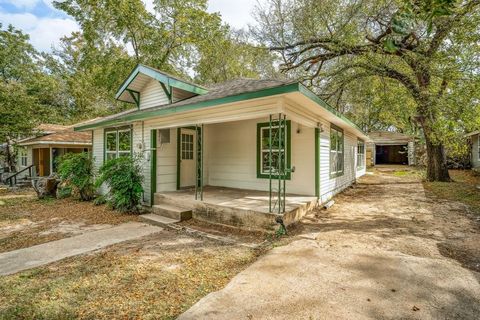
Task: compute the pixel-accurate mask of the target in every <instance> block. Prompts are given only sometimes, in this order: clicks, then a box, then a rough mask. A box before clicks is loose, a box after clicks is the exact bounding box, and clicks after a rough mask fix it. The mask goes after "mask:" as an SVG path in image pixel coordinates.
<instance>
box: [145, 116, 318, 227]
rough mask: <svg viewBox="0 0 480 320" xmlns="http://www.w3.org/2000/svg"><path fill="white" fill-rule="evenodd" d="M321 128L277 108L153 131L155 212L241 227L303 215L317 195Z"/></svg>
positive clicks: (267, 224) (152, 178)
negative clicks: (317, 156)
mask: <svg viewBox="0 0 480 320" xmlns="http://www.w3.org/2000/svg"><path fill="white" fill-rule="evenodd" d="M316 125H317V123H314V126H312V123H311V122H309V123H302V122H301V121H298V119H296V118H294V117H289V116H287V115H286V114H284V113H277V114H270V115H265V116H260V117H259V116H256V117H252V116H251V117H250V118H249V119H242V120H234V119H229V120H228V121H219V122H216V121H215V122H214V121H212V123H202V124H194V125H185V126H181V127H173V128H157V129H153V130H152V136H153V137H154V139H153V140H152V150H155V152H154V156H153V157H152V159H151V162H152V163H151V165H152V168H154V170H153V172H152V175H151V184H152V186H154V187H153V188H152V200H153V201H152V205H153V210H154V211H156V212H157V213H159V214H161V213H164V214H163V215H166V216H170V217H172V218H176V219H177V220H182V219H184V218H185V217H190V216H193V217H194V218H195V219H198V220H203V221H207V222H212V223H218V224H224V225H231V226H236V227H241V228H244V229H263V230H264V229H272V227H274V226H275V225H276V224H277V223H278V222H280V220H279V219H278V218H281V220H282V221H283V223H285V224H286V225H288V224H291V223H293V222H295V221H297V220H299V219H300V218H301V217H302V216H304V215H305V214H306V213H307V212H308V211H309V210H311V209H313V208H314V207H315V206H316V204H317V199H318V197H317V193H318V189H317V188H318V181H317V179H316V176H317V175H318V166H316V164H315V161H316V157H315V154H316V152H317V151H318V150H317V148H316V147H315V143H316V135H317V134H318V133H319V130H318V128H316V127H315V126H316ZM172 206H173V208H172ZM175 207H177V208H179V210H176V209H175ZM188 212H191V213H190V214H189V213H188Z"/></svg>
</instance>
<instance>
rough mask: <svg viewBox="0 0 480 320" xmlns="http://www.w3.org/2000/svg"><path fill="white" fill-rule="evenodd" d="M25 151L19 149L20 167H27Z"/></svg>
mask: <svg viewBox="0 0 480 320" xmlns="http://www.w3.org/2000/svg"><path fill="white" fill-rule="evenodd" d="M27 159H28V158H27V149H25V148H21V149H20V165H21V166H22V167H26V166H27Z"/></svg>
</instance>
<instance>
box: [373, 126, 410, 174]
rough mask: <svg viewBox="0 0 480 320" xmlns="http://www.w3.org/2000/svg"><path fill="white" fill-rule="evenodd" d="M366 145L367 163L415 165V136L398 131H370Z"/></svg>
mask: <svg viewBox="0 0 480 320" xmlns="http://www.w3.org/2000/svg"><path fill="white" fill-rule="evenodd" d="M369 137H370V139H371V140H372V142H371V143H368V145H367V165H369V166H374V165H379V164H400V165H415V164H416V159H415V138H414V137H412V136H410V135H407V134H404V133H400V132H391V131H372V132H370V133H369Z"/></svg>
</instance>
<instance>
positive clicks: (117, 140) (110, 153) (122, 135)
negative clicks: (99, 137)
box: [105, 128, 132, 160]
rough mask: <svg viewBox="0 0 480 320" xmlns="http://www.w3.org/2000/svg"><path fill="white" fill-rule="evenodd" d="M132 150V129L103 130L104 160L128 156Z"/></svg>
mask: <svg viewBox="0 0 480 320" xmlns="http://www.w3.org/2000/svg"><path fill="white" fill-rule="evenodd" d="M131 152H132V130H131V129H130V128H121V129H107V130H106V131H105V160H111V159H115V158H117V157H128V156H130V155H131Z"/></svg>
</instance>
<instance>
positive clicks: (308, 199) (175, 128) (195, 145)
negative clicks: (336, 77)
mask: <svg viewBox="0 0 480 320" xmlns="http://www.w3.org/2000/svg"><path fill="white" fill-rule="evenodd" d="M116 98H117V99H118V100H120V101H124V102H129V103H133V104H135V105H136V108H135V109H132V110H128V111H125V112H122V113H119V114H116V115H112V116H108V117H105V118H102V119H96V120H93V121H90V122H86V123H83V124H82V125H79V126H76V127H75V130H76V131H85V132H87V131H88V132H89V131H93V157H94V159H95V166H96V167H97V168H98V167H100V166H101V165H102V164H103V163H104V161H105V160H108V159H113V158H116V157H121V156H130V155H131V154H141V155H143V173H144V191H145V192H144V197H143V201H144V204H145V205H149V206H150V205H154V208H153V209H154V211H155V212H157V213H160V214H162V215H164V216H169V217H178V218H182V219H183V218H184V216H183V215H182V214H183V211H182V208H181V207H183V208H185V207H186V208H185V209H187V210H192V209H193V215H194V216H195V217H196V218H199V219H203V220H207V221H213V222H217V223H222V224H229V225H236V226H241V227H246V228H257V227H262V228H263V227H265V226H268V225H269V224H272V223H275V222H274V221H275V219H274V218H275V217H278V214H281V215H282V217H283V220H284V222H285V223H286V224H288V223H291V222H293V221H295V220H298V219H299V218H300V217H301V216H302V215H303V214H305V212H306V211H308V210H310V209H311V208H312V207H313V206H315V205H317V203H318V202H320V203H322V202H325V201H327V200H329V199H330V198H331V197H332V196H333V195H335V194H336V193H338V192H340V191H341V190H343V189H345V188H346V187H348V186H349V185H351V184H352V183H354V182H355V180H356V178H357V177H360V176H362V175H363V174H365V167H366V165H365V143H366V142H368V141H369V138H368V136H367V135H366V134H365V133H363V132H362V131H361V130H360V129H359V128H358V127H357V126H355V125H354V124H353V123H352V122H350V121H349V120H348V119H347V118H345V117H344V116H343V115H341V114H339V113H338V112H336V111H335V110H334V109H333V108H332V107H330V106H329V105H327V104H326V103H325V102H324V101H322V100H321V99H320V98H319V97H318V96H316V95H315V94H314V93H312V92H311V91H309V90H308V89H307V88H306V87H304V86H303V85H301V84H300V83H297V82H286V81H279V80H252V79H240V80H235V81H229V82H226V83H223V84H219V85H215V86H212V88H208V89H207V88H204V87H201V86H199V85H196V84H194V83H191V82H188V81H184V80H181V79H179V78H177V77H174V76H171V75H168V74H166V73H164V72H161V71H159V70H156V69H153V68H150V67H147V66H143V65H139V66H137V67H136V68H135V70H134V71H133V72H132V73H131V75H130V76H129V77H128V79H126V80H125V82H124V83H123V84H122V86H121V87H120V89H119V91H118V93H117V94H116ZM283 186H285V188H284V187H283ZM279 188H280V191H279ZM101 191H102V192H103V190H101ZM284 194H285V196H284ZM195 199H198V200H197V201H195ZM200 199H203V201H200ZM279 204H280V205H279ZM172 206H173V207H174V208H172ZM178 212H180V213H181V214H180V213H178ZM177 213H178V214H177ZM262 213H263V214H262Z"/></svg>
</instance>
